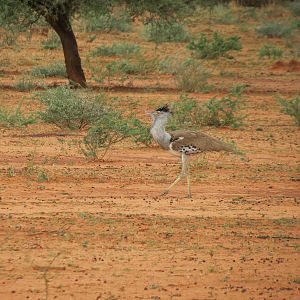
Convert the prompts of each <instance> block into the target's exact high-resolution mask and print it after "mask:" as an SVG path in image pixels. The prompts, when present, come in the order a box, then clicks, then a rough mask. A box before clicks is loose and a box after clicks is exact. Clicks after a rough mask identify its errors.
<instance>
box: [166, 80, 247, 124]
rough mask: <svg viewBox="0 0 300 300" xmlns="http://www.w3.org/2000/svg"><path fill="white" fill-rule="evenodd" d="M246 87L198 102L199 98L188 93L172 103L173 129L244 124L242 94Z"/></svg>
mask: <svg viewBox="0 0 300 300" xmlns="http://www.w3.org/2000/svg"><path fill="white" fill-rule="evenodd" d="M243 90H244V87H242V86H239V87H238V88H236V89H234V90H233V91H232V92H231V93H230V94H229V95H227V96H224V97H221V98H216V97H213V98H211V99H210V100H208V101H207V102H204V103H198V102H197V100H195V99H193V98H190V97H188V96H186V95H182V96H181V97H180V101H179V102H176V103H173V104H172V111H173V118H172V120H171V123H170V127H171V128H172V129H177V128H198V127H199V126H214V127H226V126H229V127H232V128H238V127H240V126H242V125H243V122H242V121H243V119H244V118H245V116H242V115H240V113H239V110H240V109H241V107H242V102H241V95H242V93H243Z"/></svg>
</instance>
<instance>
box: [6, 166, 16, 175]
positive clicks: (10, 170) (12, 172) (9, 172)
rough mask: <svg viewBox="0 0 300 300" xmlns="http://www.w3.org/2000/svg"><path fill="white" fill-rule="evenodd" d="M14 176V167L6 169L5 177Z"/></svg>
mask: <svg viewBox="0 0 300 300" xmlns="http://www.w3.org/2000/svg"><path fill="white" fill-rule="evenodd" d="M15 175H16V170H15V168H14V167H9V168H8V169H7V176H8V177H14V176H15Z"/></svg>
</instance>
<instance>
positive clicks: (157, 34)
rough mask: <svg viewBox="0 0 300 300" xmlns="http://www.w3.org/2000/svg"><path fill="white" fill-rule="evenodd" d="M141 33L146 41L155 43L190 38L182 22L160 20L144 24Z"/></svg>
mask: <svg viewBox="0 0 300 300" xmlns="http://www.w3.org/2000/svg"><path fill="white" fill-rule="evenodd" d="M142 35H143V36H144V38H145V39H146V40H147V41H150V42H155V43H157V44H159V43H163V42H187V41H189V40H190V34H189V32H188V31H187V29H186V28H185V27H184V26H183V25H182V24H179V23H176V22H168V21H162V20H160V21H159V22H151V23H149V24H147V25H145V28H144V31H143V32H142Z"/></svg>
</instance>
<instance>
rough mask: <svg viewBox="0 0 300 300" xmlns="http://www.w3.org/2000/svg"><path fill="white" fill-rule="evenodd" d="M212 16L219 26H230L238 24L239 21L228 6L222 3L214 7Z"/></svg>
mask: <svg viewBox="0 0 300 300" xmlns="http://www.w3.org/2000/svg"><path fill="white" fill-rule="evenodd" d="M211 14H212V15H213V17H214V19H215V21H216V22H217V23H219V24H224V25H230V24H236V23H237V22H238V21H239V20H238V17H237V16H236V15H234V13H233V11H232V10H231V8H230V7H229V6H228V5H224V4H222V3H219V4H217V5H216V6H214V7H213V9H212V12H211Z"/></svg>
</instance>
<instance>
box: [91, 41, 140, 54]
mask: <svg viewBox="0 0 300 300" xmlns="http://www.w3.org/2000/svg"><path fill="white" fill-rule="evenodd" d="M140 50H141V49H140V46H139V45H137V44H132V43H115V44H113V45H111V46H101V47H98V48H97V49H95V50H94V51H93V52H92V56H116V55H127V56H128V55H132V54H138V53H139V52H140Z"/></svg>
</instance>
